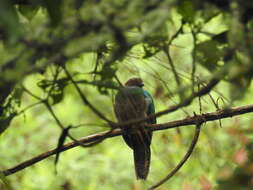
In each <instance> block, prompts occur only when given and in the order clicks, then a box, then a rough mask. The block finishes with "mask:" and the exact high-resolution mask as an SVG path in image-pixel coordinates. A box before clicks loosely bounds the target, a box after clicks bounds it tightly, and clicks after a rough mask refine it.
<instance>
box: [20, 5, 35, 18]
mask: <svg viewBox="0 0 253 190" xmlns="http://www.w3.org/2000/svg"><path fill="white" fill-rule="evenodd" d="M18 10H19V12H20V13H21V14H22V15H23V16H24V17H26V18H27V19H28V20H32V18H33V17H34V16H35V15H36V13H37V12H38V10H39V7H34V6H30V5H20V6H18Z"/></svg>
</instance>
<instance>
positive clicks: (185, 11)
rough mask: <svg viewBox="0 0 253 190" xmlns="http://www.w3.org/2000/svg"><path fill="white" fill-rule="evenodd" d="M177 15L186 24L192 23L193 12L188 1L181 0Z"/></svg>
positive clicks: (191, 5)
mask: <svg viewBox="0 0 253 190" xmlns="http://www.w3.org/2000/svg"><path fill="white" fill-rule="evenodd" d="M179 13H180V14H181V15H182V17H183V19H184V20H185V21H186V22H189V23H193V21H194V17H195V10H194V7H193V4H192V2H191V1H190V0H183V2H181V5H180V6H179Z"/></svg>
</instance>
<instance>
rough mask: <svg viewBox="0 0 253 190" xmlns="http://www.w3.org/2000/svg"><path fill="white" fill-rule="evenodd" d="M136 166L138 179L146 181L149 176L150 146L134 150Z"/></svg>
mask: <svg viewBox="0 0 253 190" xmlns="http://www.w3.org/2000/svg"><path fill="white" fill-rule="evenodd" d="M133 153H134V165H135V173H136V178H137V179H143V180H145V179H146V178H147V176H148V172H149V165H150V157H151V154H150V147H149V146H140V145H138V146H135V147H134V148H133Z"/></svg>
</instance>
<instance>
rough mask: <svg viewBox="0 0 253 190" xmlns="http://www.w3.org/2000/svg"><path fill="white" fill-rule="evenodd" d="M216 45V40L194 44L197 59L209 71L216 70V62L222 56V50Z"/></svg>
mask: <svg viewBox="0 0 253 190" xmlns="http://www.w3.org/2000/svg"><path fill="white" fill-rule="evenodd" d="M218 45H219V43H218V42H216V41H214V40H209V41H205V42H203V43H200V44H198V45H197V46H196V51H197V59H198V61H199V62H200V64H201V65H203V66H204V67H205V68H207V69H208V70H209V71H210V72H213V71H214V70H216V68H217V66H218V64H217V62H218V61H219V60H222V58H223V54H224V53H223V50H222V49H219V48H218Z"/></svg>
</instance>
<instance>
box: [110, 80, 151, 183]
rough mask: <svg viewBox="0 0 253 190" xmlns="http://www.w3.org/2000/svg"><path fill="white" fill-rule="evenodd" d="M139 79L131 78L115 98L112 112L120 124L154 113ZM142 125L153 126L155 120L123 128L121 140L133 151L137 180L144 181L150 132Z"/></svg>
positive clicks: (147, 169) (149, 96)
mask: <svg viewBox="0 0 253 190" xmlns="http://www.w3.org/2000/svg"><path fill="white" fill-rule="evenodd" d="M143 86H144V84H143V81H142V80H141V79H140V78H131V79H129V80H128V81H127V82H126V83H125V86H124V87H123V88H121V89H119V92H118V93H117V95H116V97H115V105H114V111H115V114H116V117H117V119H118V121H119V122H120V123H122V122H127V121H129V120H134V119H140V118H144V117H145V116H147V115H150V114H153V113H155V106H154V101H153V99H152V96H151V95H150V94H149V93H148V91H146V90H144V89H143V88H142V87H143ZM144 123H150V124H155V123H156V118H152V119H149V120H148V121H146V122H142V123H138V124H132V125H131V126H123V127H122V130H123V132H124V134H123V135H122V136H123V139H124V140H125V142H126V144H127V145H128V146H129V147H130V148H131V149H133V155H134V164H135V173H136V177H137V179H144V180H145V179H146V178H147V175H148V172H149V165H150V156H151V152H150V144H151V140H152V132H151V131H147V130H145V127H144V125H143V124H144Z"/></svg>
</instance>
